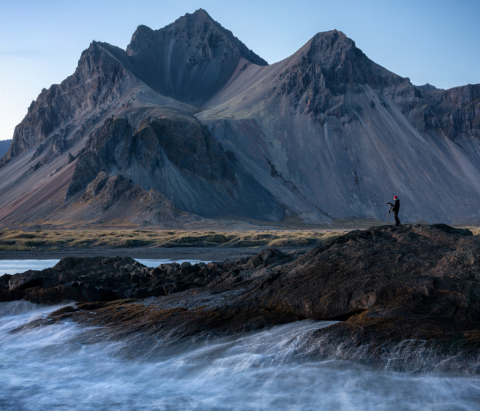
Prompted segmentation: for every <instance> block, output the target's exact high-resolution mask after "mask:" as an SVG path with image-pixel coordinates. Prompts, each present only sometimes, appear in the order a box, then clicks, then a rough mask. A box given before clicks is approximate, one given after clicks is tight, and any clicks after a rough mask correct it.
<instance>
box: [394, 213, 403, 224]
mask: <svg viewBox="0 0 480 411" xmlns="http://www.w3.org/2000/svg"><path fill="white" fill-rule="evenodd" d="M395 225H402V224H401V223H400V219H399V218H398V214H395Z"/></svg>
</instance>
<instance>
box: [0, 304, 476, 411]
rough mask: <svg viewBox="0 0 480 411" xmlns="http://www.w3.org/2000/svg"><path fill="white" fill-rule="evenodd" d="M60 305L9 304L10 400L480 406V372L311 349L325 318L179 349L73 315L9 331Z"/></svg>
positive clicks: (67, 405)
mask: <svg viewBox="0 0 480 411" xmlns="http://www.w3.org/2000/svg"><path fill="white" fill-rule="evenodd" d="M57 308H58V307H40V306H36V305H34V304H31V303H27V302H13V303H0V341H1V344H0V387H1V389H0V409H2V410H47V409H62V410H63V409H65V410H70V409H75V410H108V409H112V410H136V409H142V410H143V409H145V410H344V411H347V410H395V411H400V410H445V411H446V410H449V411H450V410H472V411H473V410H479V409H480V379H479V378H475V377H458V376H448V375H435V374H406V373H394V372H389V371H378V370H372V369H370V368H367V367H363V366H360V365H358V364H353V363H349V362H344V361H317V362H315V361H312V360H311V359H310V360H308V359H307V358H308V357H306V356H305V357H304V358H302V355H301V354H299V351H300V353H301V350H299V346H300V345H301V341H304V340H303V339H302V338H301V337H302V335H303V334H304V333H307V332H309V331H310V330H312V329H314V328H320V327H323V326H326V325H328V324H329V323H323V322H313V321H302V322H298V323H293V324H288V325H284V326H277V327H273V328H271V329H269V330H264V331H260V332H256V333H250V334H248V335H244V336H242V337H238V338H236V339H222V340H212V341H210V342H206V343H201V344H200V343H196V344H191V345H189V346H187V347H186V348H184V349H183V350H182V351H178V350H177V351H176V352H173V351H171V352H168V351H165V350H163V349H161V347H162V341H155V340H154V339H153V341H154V342H151V341H152V340H149V341H150V342H149V344H150V347H149V349H147V350H146V349H145V347H142V349H141V350H138V351H136V350H135V346H131V345H130V346H129V347H127V346H126V345H127V343H126V342H112V341H110V342H109V341H103V342H100V343H99V342H94V340H92V341H90V342H89V341H88V339H86V338H85V330H86V329H85V328H84V327H82V326H79V325H76V324H74V323H68V322H67V323H63V324H55V325H50V326H45V327H42V328H34V329H29V330H28V329H27V330H23V331H19V332H15V333H9V331H11V330H12V329H15V328H17V327H18V326H19V325H22V324H25V323H26V322H28V321H30V320H32V319H35V318H41V317H43V316H46V315H47V314H48V313H49V312H51V311H53V310H55V309H57ZM95 333H96V330H95V329H91V330H90V332H89V333H88V335H94V334H95ZM82 335H83V336H82ZM130 344H131V343H130ZM302 349H303V348H302Z"/></svg>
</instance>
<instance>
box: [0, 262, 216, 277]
mask: <svg viewBox="0 0 480 411" xmlns="http://www.w3.org/2000/svg"><path fill="white" fill-rule="evenodd" d="M136 260H137V261H138V262H139V263H141V264H143V265H146V266H147V267H158V266H159V265H160V264H169V263H173V262H177V263H179V264H182V263H183V262H185V261H188V262H190V263H191V264H196V263H202V262H204V263H207V262H208V261H202V260H192V259H189V260H171V259H146V258H137V259H136ZM59 261H60V260H0V275H3V274H17V273H23V272H25V271H27V270H38V271H40V270H44V269H45V268H50V267H53V266H54V265H55V264H57V263H58V262H59Z"/></svg>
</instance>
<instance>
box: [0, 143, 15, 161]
mask: <svg viewBox="0 0 480 411" xmlns="http://www.w3.org/2000/svg"><path fill="white" fill-rule="evenodd" d="M10 144H12V140H1V141H0V158H2V157H3V156H4V155H5V153H6V152H7V151H8V149H9V148H10Z"/></svg>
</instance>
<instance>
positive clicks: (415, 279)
mask: <svg viewBox="0 0 480 411" xmlns="http://www.w3.org/2000/svg"><path fill="white" fill-rule="evenodd" d="M479 250H480V237H477V236H472V233H471V232H470V231H469V230H462V229H454V228H451V227H449V226H445V225H433V226H424V225H413V226H401V227H394V226H382V227H374V228H371V229H368V230H365V231H352V232H350V233H348V234H347V235H345V236H342V237H339V238H337V239H336V240H334V241H333V242H332V243H330V244H328V245H325V246H321V247H317V248H315V249H313V250H312V251H310V252H308V253H306V254H303V255H299V254H288V255H286V254H283V253H282V252H280V251H278V250H274V249H266V250H263V251H262V252H261V253H259V254H258V255H256V256H254V257H251V258H248V259H243V260H240V261H236V262H229V261H225V262H223V263H213V262H212V263H209V264H207V265H204V264H198V265H193V266H192V265H190V264H182V265H181V266H180V265H178V264H169V265H164V266H160V267H158V268H155V269H153V270H152V269H148V268H146V267H143V266H141V265H138V264H135V263H132V260H130V259H120V258H119V259H118V261H117V260H101V259H97V260H95V259H64V260H62V261H61V262H60V263H59V264H58V265H57V266H56V267H54V268H53V269H49V270H44V271H43V272H40V273H38V272H31V271H30V272H27V273H24V274H17V275H15V276H12V277H10V278H9V289H8V290H7V289H5V286H3V288H4V289H3V290H0V291H1V293H2V296H3V297H2V299H3V300H4V301H5V300H8V299H18V298H26V299H29V300H31V301H45V302H46V301H47V300H48V298H49V299H50V300H51V301H60V300H61V298H65V297H66V296H70V298H77V301H91V302H92V303H90V304H89V303H86V304H83V305H82V304H79V305H77V308H74V309H72V308H68V309H62V310H60V311H59V312H57V313H54V314H53V315H52V317H51V318H50V320H48V321H56V320H59V319H62V318H67V317H68V318H73V319H75V320H76V321H80V322H85V321H86V322H88V323H89V324H92V323H93V324H102V325H107V326H109V327H110V329H111V330H112V332H114V333H118V335H124V334H125V333H131V332H132V331H137V332H145V333H149V334H155V335H159V336H161V337H162V338H165V339H166V341H169V342H175V341H177V340H178V339H182V338H186V337H189V336H196V337H198V336H207V335H212V334H213V335H226V334H231V333H239V332H242V331H245V330H252V329H257V328H260V327H264V326H267V325H274V324H280V323H285V322H291V321H295V320H299V319H305V318H309V319H314V320H337V321H340V322H338V323H336V324H334V325H331V326H329V327H327V328H323V329H319V330H316V331H313V332H312V333H311V334H309V335H308V337H307V339H308V345H309V347H310V348H309V352H310V353H311V354H312V355H318V356H326V357H340V358H345V359H351V358H357V359H362V360H368V361H373V362H374V363H377V364H385V363H386V362H389V364H390V365H391V366H392V367H393V368H395V369H407V368H409V367H413V368H415V367H417V368H419V369H432V367H437V366H438V364H440V363H442V364H443V365H442V367H443V368H441V369H442V370H445V369H449V370H455V369H459V370H463V371H465V372H474V373H478V372H480V369H478V356H479V355H480V326H479V324H480V251H479ZM97 271H98V273H97ZM5 282H6V279H3V278H2V283H3V284H4V283H5ZM59 283H61V285H59ZM80 284H81V285H80ZM73 287H77V288H76V289H78V291H77V292H76V293H75V292H74V291H71V293H70V294H65V291H63V290H66V289H69V288H70V289H73ZM62 293H63V294H62ZM42 295H43V296H48V298H47V299H45V297H42ZM149 296H153V297H154V298H149V299H146V300H140V299H139V298H146V297H149ZM42 298H44V299H43V300H42ZM125 298H137V300H128V301H126V300H125ZM114 299H117V300H116V301H111V302H107V301H110V300H114ZM93 310H94V311H93ZM339 347H341V349H340V348H339ZM418 347H421V352H422V353H423V354H422V355H420V356H417V357H415V356H412V350H414V349H415V348H418ZM452 356H455V357H454V359H452ZM422 358H423V359H422ZM447 359H449V361H448V362H445V360H447ZM422 361H423V362H422ZM475 363H477V365H476V366H475ZM437 369H440V368H437Z"/></svg>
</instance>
